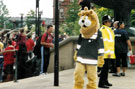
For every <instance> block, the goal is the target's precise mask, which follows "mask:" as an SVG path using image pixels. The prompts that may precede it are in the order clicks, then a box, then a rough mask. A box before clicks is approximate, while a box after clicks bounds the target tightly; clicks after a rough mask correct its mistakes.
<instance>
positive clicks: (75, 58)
mask: <svg viewBox="0 0 135 89" xmlns="http://www.w3.org/2000/svg"><path fill="white" fill-rule="evenodd" d="M76 60H77V51H75V53H74V61H76Z"/></svg>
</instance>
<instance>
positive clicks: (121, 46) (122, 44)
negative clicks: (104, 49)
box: [113, 21, 132, 77]
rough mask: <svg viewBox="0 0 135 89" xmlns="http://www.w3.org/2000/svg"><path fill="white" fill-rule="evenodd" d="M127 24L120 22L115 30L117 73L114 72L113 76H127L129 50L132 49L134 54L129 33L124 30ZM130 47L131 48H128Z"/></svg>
mask: <svg viewBox="0 0 135 89" xmlns="http://www.w3.org/2000/svg"><path fill="white" fill-rule="evenodd" d="M124 28H125V25H124V22H121V21H119V22H118V29H116V30H115V31H114V32H115V54H116V67H117V73H115V74H113V76H117V77H120V76H125V72H126V68H127V52H128V51H130V52H131V54H132V45H131V42H130V40H129V36H128V33H127V32H126V30H124ZM128 48H129V49H128ZM121 61H122V70H123V72H122V73H120V65H121Z"/></svg>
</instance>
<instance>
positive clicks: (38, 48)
mask: <svg viewBox="0 0 135 89" xmlns="http://www.w3.org/2000/svg"><path fill="white" fill-rule="evenodd" d="M46 35H47V36H46V38H45V41H46V40H47V38H48V34H47V33H46ZM41 38H42V35H41V36H39V38H38V39H37V41H36V45H35V47H34V50H33V53H34V55H36V56H38V58H39V57H40V58H41V46H42V45H41V44H40V42H41Z"/></svg>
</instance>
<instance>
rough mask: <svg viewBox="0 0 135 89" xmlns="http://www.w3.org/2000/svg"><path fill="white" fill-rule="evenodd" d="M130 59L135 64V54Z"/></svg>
mask: <svg viewBox="0 0 135 89" xmlns="http://www.w3.org/2000/svg"><path fill="white" fill-rule="evenodd" d="M129 59H130V60H129V62H130V64H135V55H130V56H129Z"/></svg>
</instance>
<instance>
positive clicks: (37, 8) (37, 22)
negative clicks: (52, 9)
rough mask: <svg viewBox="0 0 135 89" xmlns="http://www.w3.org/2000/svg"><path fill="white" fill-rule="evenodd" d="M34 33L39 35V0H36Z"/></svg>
mask: <svg viewBox="0 0 135 89" xmlns="http://www.w3.org/2000/svg"><path fill="white" fill-rule="evenodd" d="M35 30H36V35H37V36H39V0H36V29H35Z"/></svg>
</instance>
